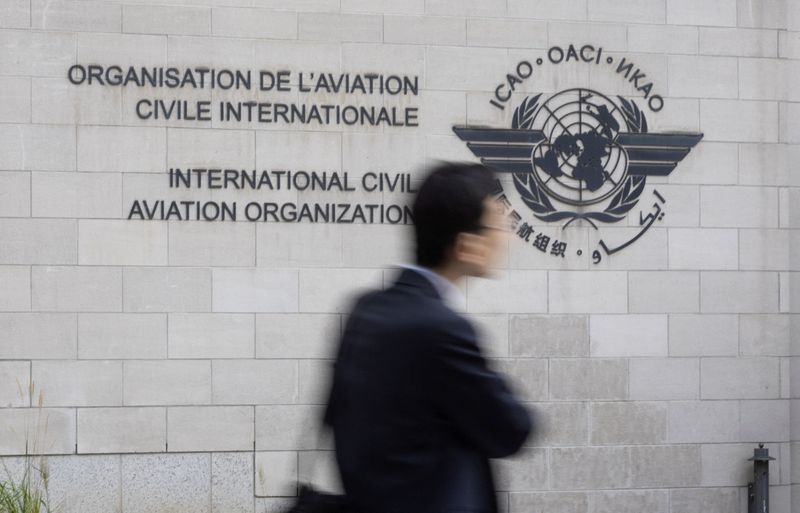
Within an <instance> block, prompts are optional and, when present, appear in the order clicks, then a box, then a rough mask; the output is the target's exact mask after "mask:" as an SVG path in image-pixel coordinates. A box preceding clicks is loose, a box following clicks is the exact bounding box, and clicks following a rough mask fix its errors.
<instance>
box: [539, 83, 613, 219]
mask: <svg viewBox="0 0 800 513" xmlns="http://www.w3.org/2000/svg"><path fill="white" fill-rule="evenodd" d="M626 126H627V125H626V120H625V117H624V115H623V113H622V112H621V111H620V109H619V108H618V107H617V106H616V105H615V104H614V102H612V101H611V100H610V99H608V98H607V97H606V96H604V95H602V94H599V93H597V92H594V91H589V90H587V89H568V90H565V91H562V92H560V93H558V94H555V95H553V96H552V97H551V98H549V99H548V100H547V101H546V102H545V103H543V104H542V106H541V108H539V109H538V111H537V112H536V114H535V116H534V118H533V120H532V123H531V128H533V129H537V130H541V131H542V133H543V135H544V140H543V141H542V142H540V143H539V144H538V145H536V146H535V147H534V149H533V153H532V155H531V159H532V161H533V175H534V178H535V180H536V181H537V182H538V184H539V186H540V187H541V188H542V189H543V190H544V191H545V192H546V193H547V194H548V195H549V196H551V197H553V198H555V199H557V200H559V201H562V202H564V203H567V204H570V205H591V204H594V203H598V202H601V201H603V200H605V199H607V198H608V197H610V196H611V195H613V194H614V193H615V192H616V191H617V190H618V189H619V188H620V187H621V186H622V185H623V184H624V182H625V178H626V177H627V175H628V156H627V154H626V152H625V149H624V148H623V147H622V146H621V145H620V144H619V143H617V142H615V139H616V137H617V134H619V132H620V129H621V127H626Z"/></svg>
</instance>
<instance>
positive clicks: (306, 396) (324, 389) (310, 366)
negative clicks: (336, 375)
mask: <svg viewBox="0 0 800 513" xmlns="http://www.w3.org/2000/svg"><path fill="white" fill-rule="evenodd" d="M297 366H298V371H297V372H298V392H297V393H298V401H297V402H299V403H301V404H326V403H327V402H328V393H329V390H330V381H331V374H332V372H333V362H332V361H331V360H300V361H299V362H298V365H297Z"/></svg>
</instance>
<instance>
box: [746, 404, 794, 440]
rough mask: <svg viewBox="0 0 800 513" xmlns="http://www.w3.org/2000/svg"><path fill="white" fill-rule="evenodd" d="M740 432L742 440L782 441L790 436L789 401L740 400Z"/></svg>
mask: <svg viewBox="0 0 800 513" xmlns="http://www.w3.org/2000/svg"><path fill="white" fill-rule="evenodd" d="M740 406H741V434H740V438H739V441H743V442H753V443H759V442H784V441H788V440H789V439H790V438H791V437H790V434H789V427H790V402H789V401H788V400H786V399H779V400H774V401H763V400H758V401H741V403H740Z"/></svg>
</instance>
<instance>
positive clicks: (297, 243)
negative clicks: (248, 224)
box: [256, 223, 361, 268]
mask: <svg viewBox="0 0 800 513" xmlns="http://www.w3.org/2000/svg"><path fill="white" fill-rule="evenodd" d="M342 226H344V225H338V224H325V223H321V224H311V223H308V224H306V223H297V224H288V223H284V224H279V223H263V224H258V225H256V246H257V247H256V257H257V262H256V265H257V266H258V267H267V268H276V267H316V266H325V265H331V266H339V265H341V263H342ZM359 228H361V227H359Z"/></svg>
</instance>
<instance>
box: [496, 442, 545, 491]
mask: <svg viewBox="0 0 800 513" xmlns="http://www.w3.org/2000/svg"><path fill="white" fill-rule="evenodd" d="M493 463H494V468H495V469H496V472H497V489H498V490H503V491H530V490H542V489H546V488H547V474H548V472H547V449H522V450H521V451H519V452H518V453H516V454H515V455H514V456H511V457H510V458H503V459H498V460H495V461H494V462H493Z"/></svg>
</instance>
